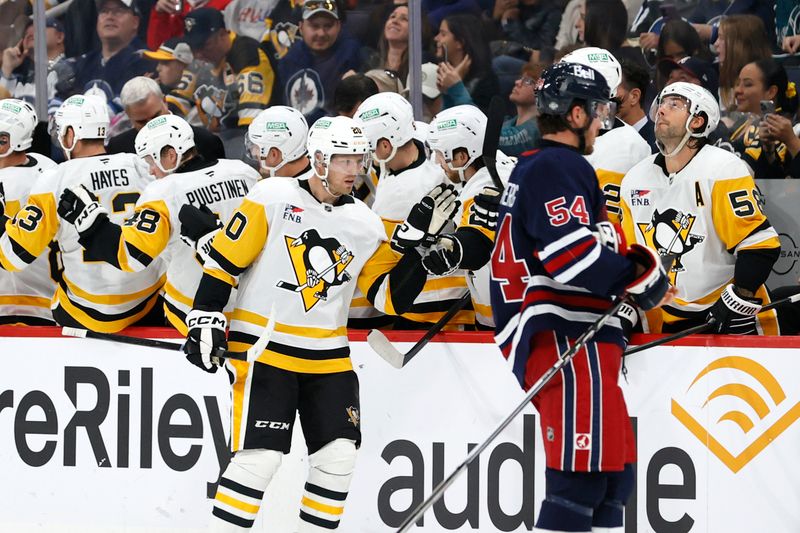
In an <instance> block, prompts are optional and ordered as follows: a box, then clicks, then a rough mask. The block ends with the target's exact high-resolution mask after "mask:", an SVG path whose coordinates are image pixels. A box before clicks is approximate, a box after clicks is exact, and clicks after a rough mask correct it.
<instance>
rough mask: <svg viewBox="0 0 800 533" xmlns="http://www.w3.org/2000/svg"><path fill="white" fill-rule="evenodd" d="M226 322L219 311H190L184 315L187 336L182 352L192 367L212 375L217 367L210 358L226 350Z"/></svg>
mask: <svg viewBox="0 0 800 533" xmlns="http://www.w3.org/2000/svg"><path fill="white" fill-rule="evenodd" d="M227 325H228V321H227V320H226V319H225V315H223V314H222V313H220V312H219V311H201V310H199V309H192V310H191V311H189V314H188V315H186V327H188V328H189V334H188V335H187V336H186V344H184V345H183V352H184V353H185V354H186V359H187V360H188V361H189V362H190V363H192V364H193V365H195V366H197V367H200V368H202V369H203V370H205V371H206V372H210V373H212V374H213V373H214V372H216V371H217V365H216V364H215V363H214V361H212V359H211V357H212V356H220V355H222V353H223V352H224V351H225V350H226V349H227V348H228V341H227V340H226V338H225V328H226V326H227Z"/></svg>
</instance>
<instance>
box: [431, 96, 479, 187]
mask: <svg viewBox="0 0 800 533" xmlns="http://www.w3.org/2000/svg"><path fill="white" fill-rule="evenodd" d="M487 122H488V119H487V118H486V115H484V114H483V111H481V110H480V109H478V108H477V107H475V106H473V105H459V106H455V107H451V108H449V109H445V110H444V111H442V112H441V113H439V114H438V115H436V116H435V117H433V120H432V121H431V124H430V127H429V128H428V145H429V146H430V148H431V150H432V151H433V152H434V153H436V152H439V153H441V155H442V157H443V158H444V160H445V163H446V164H447V166H448V168H450V170H454V171H458V175H459V178H461V181H464V170H466V169H467V168H468V167H469V166H470V165H471V164H472V163H473V162H474V161H475V160H476V159H478V157H480V155H481V154H482V152H483V138H484V136H485V135H486V124H487ZM459 148H463V149H464V150H466V151H467V157H468V159H467V162H466V163H465V164H464V166H462V167H458V168H456V167H454V166H453V155H454V152H455V151H456V150H457V149H459Z"/></svg>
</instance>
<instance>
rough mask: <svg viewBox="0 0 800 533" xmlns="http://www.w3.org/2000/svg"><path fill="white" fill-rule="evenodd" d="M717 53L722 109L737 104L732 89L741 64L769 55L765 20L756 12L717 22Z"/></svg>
mask: <svg viewBox="0 0 800 533" xmlns="http://www.w3.org/2000/svg"><path fill="white" fill-rule="evenodd" d="M714 44H715V46H716V48H717V54H718V56H719V97H720V107H721V108H722V110H723V111H726V110H727V111H731V110H733V109H734V108H735V107H736V102H735V101H734V97H733V91H734V86H735V85H736V79H737V78H738V77H739V72H740V71H741V70H742V67H744V66H745V65H747V64H748V63H752V62H754V61H758V60H760V59H767V58H770V57H772V50H771V48H770V45H769V41H768V40H767V33H766V31H765V30H764V23H763V22H762V20H761V19H760V18H758V17H757V16H755V15H731V16H729V17H725V18H723V19H722V20H721V21H720V23H719V33H718V34H717V40H716V42H715V43H714Z"/></svg>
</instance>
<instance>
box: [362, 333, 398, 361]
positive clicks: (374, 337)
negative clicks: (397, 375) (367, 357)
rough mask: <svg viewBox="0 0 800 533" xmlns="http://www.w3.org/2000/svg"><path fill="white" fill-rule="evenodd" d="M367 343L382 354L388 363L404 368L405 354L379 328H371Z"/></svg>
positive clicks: (377, 352)
mask: <svg viewBox="0 0 800 533" xmlns="http://www.w3.org/2000/svg"><path fill="white" fill-rule="evenodd" d="M367 344H369V346H370V348H372V350H373V351H374V352H375V353H376V354H378V355H380V356H381V357H382V358H383V359H384V360H385V361H386V362H387V363H389V364H390V365H392V366H393V367H395V368H398V369H399V368H403V361H404V359H405V356H404V355H403V354H402V353H400V351H399V350H398V349H397V348H395V347H394V346H393V345H392V343H391V341H389V339H387V338H386V335H384V334H383V333H381V332H380V331H378V330H377V329H373V330H370V332H369V334H368V335H367Z"/></svg>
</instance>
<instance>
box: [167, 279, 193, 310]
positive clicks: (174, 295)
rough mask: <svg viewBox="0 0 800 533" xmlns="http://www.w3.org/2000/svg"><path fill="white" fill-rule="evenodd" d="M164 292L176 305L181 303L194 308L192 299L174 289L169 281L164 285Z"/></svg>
mask: <svg viewBox="0 0 800 533" xmlns="http://www.w3.org/2000/svg"><path fill="white" fill-rule="evenodd" d="M164 292H165V293H166V294H167V296H169V297H170V298H171V299H173V300H175V301H176V302H178V303H182V304H183V305H185V306H187V307H193V306H194V299H192V298H189V297H188V296H186V295H184V294H183V293H182V292H181V291H179V290H178V289H176V288H175V286H174V285H173V284H172V283H170V282H169V281H167V282H166V283H165V284H164Z"/></svg>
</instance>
